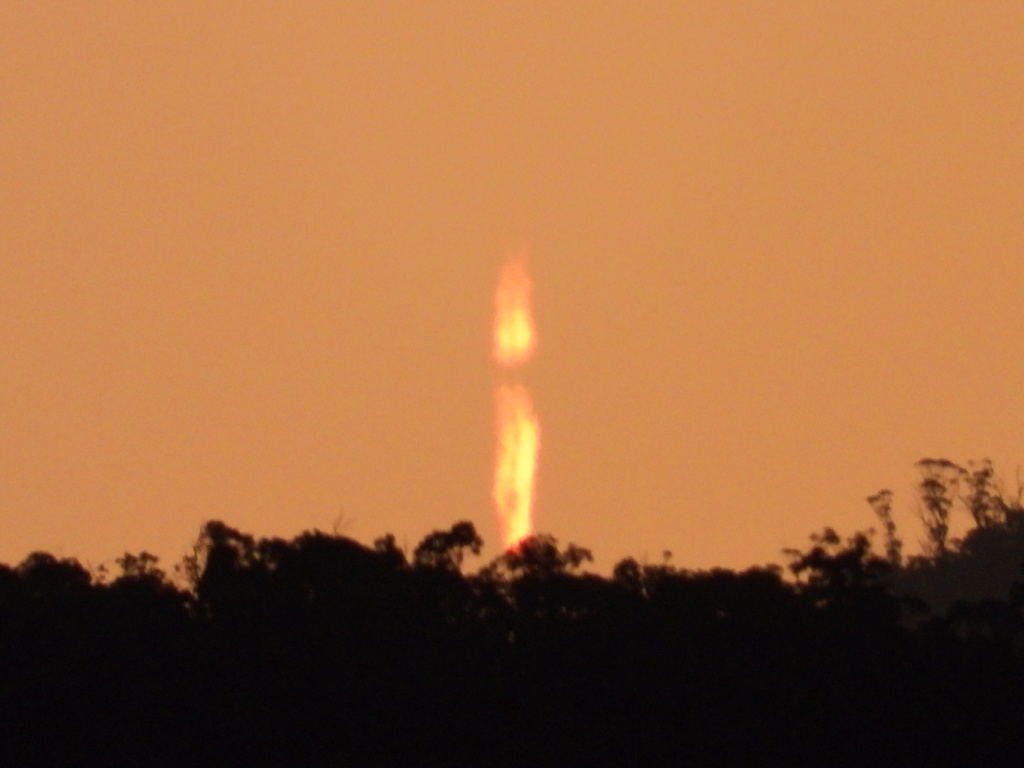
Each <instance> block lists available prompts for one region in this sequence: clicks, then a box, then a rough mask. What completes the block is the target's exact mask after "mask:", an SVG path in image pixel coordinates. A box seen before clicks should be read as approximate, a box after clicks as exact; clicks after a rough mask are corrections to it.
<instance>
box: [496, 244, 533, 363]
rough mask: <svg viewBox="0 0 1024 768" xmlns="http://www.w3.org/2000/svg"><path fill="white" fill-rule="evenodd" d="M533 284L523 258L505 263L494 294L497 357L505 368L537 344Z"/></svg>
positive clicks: (522, 359)
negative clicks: (532, 293)
mask: <svg viewBox="0 0 1024 768" xmlns="http://www.w3.org/2000/svg"><path fill="white" fill-rule="evenodd" d="M532 288H533V284H532V283H531V281H530V275H529V274H528V273H527V271H526V264H525V263H524V262H523V260H522V259H515V260H513V261H510V262H509V263H508V264H506V265H505V269H504V270H503V271H502V273H501V281H500V282H499V283H498V292H497V294H496V295H495V298H494V310H495V311H494V359H495V361H497V363H498V365H500V366H502V367H503V368H515V367H516V366H518V365H522V364H523V363H525V362H526V361H527V360H529V359H530V357H531V356H532V355H533V350H534V349H535V348H536V346H537V335H536V333H535V332H534V329H533V317H532V315H531V313H530V292H531V290H532Z"/></svg>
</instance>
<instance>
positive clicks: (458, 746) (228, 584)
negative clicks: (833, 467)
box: [0, 460, 1024, 768]
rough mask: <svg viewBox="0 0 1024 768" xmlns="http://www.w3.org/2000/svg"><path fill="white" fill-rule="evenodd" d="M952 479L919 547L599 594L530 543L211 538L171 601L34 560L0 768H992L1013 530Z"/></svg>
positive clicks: (6, 651) (3, 713)
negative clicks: (961, 526) (953, 528)
mask: <svg viewBox="0 0 1024 768" xmlns="http://www.w3.org/2000/svg"><path fill="white" fill-rule="evenodd" d="M970 467H971V468H970V470H963V471H961V470H960V468H958V467H957V465H954V464H953V463H952V462H946V461H945V460H928V461H926V462H923V463H922V465H921V466H920V467H919V468H920V469H921V471H922V477H923V480H922V483H921V487H920V489H919V490H920V494H921V505H922V507H921V508H922V510H923V512H922V514H923V517H924V521H925V526H926V536H927V537H928V539H927V542H928V546H929V549H928V551H927V553H926V554H924V555H919V556H914V557H909V558H906V557H904V556H903V553H902V547H901V542H900V539H899V538H898V536H897V532H896V528H895V524H894V523H893V514H892V507H893V496H892V494H891V493H890V492H888V491H883V492H880V493H879V494H875V495H874V496H872V497H871V498H870V499H869V502H870V503H871V505H872V508H873V509H874V511H875V513H876V514H877V516H878V517H879V519H880V520H881V521H882V523H883V525H884V526H885V541H884V545H883V546H882V549H884V553H883V554H876V553H875V551H874V548H873V540H872V536H871V533H870V531H864V532H855V533H853V534H852V535H849V536H845V537H844V536H840V535H839V534H838V533H837V532H836V531H834V530H833V529H830V528H825V529H824V530H823V531H821V532H820V533H817V534H814V535H813V536H811V538H810V542H809V545H808V546H807V547H806V549H790V550H786V556H787V558H788V572H786V571H784V570H783V569H782V568H780V567H778V566H762V567H754V568H749V569H747V570H745V571H740V572H737V571H732V570H728V569H723V568H715V569H710V570H688V569H685V568H680V567H677V566H675V565H674V564H673V563H672V560H671V555H669V554H668V553H666V556H665V558H664V559H663V560H662V561H661V562H659V563H656V564H647V563H641V562H638V561H637V560H636V559H633V558H626V559H623V560H621V561H620V562H618V563H617V564H616V565H615V566H614V568H613V569H612V573H611V575H610V576H609V577H603V576H600V575H597V574H594V573H590V572H587V571H586V570H585V566H586V565H587V564H588V563H590V562H591V561H592V556H591V553H590V551H589V550H587V549H585V548H583V547H580V546H578V545H575V544H568V545H565V546H562V545H560V544H559V542H558V541H557V540H556V539H555V538H554V537H552V536H547V535H538V536H533V537H530V538H528V539H526V540H524V541H523V542H521V543H520V544H519V545H518V546H516V547H514V548H512V549H510V550H507V551H505V552H503V553H501V554H500V555H498V556H497V557H496V558H495V559H494V560H492V561H491V562H490V563H486V564H484V565H483V566H482V567H480V568H479V569H478V570H476V571H472V572H471V571H469V570H468V566H467V560H468V557H469V556H470V555H479V553H480V552H481V551H482V544H483V542H482V540H481V539H480V536H479V535H478V533H477V531H476V529H475V528H474V526H473V525H472V524H471V523H468V522H458V523H456V524H454V525H453V526H452V527H451V528H449V529H447V530H438V531H434V532H432V533H430V534H429V535H428V536H426V537H425V538H424V539H423V541H422V542H420V543H419V544H418V545H417V546H416V547H415V548H413V550H412V554H411V556H409V555H407V553H406V552H405V551H404V550H403V549H402V548H400V547H399V546H398V545H397V543H396V541H395V538H394V536H391V535H385V536H382V537H380V538H378V539H376V540H375V541H374V542H373V544H372V546H366V545H363V544H361V543H359V542H357V541H354V540H352V539H350V538H346V537H344V536H341V535H337V534H326V533H323V532H321V531H308V532H305V533H302V534H300V535H298V536H296V537H294V538H292V539H282V538H275V537H271V538H258V537H256V536H253V535H251V534H248V533H244V532H242V531H239V530H237V529H235V528H232V527H231V526H229V525H227V524H226V523H224V522H221V521H210V522H208V523H206V524H205V525H204V526H203V527H202V529H201V530H200V533H199V536H198V538H197V540H196V543H195V546H194V547H193V551H192V553H191V554H190V555H189V556H188V557H186V558H185V559H184V560H183V561H182V563H181V564H180V566H179V567H178V568H177V570H176V573H177V574H179V576H180V577H183V578H184V581H185V582H186V586H177V585H175V583H173V582H172V581H171V580H170V579H169V578H168V576H167V574H166V572H165V571H164V570H163V569H162V568H161V567H160V566H159V562H158V560H157V559H156V558H155V557H154V556H153V555H151V554H149V553H147V552H140V553H136V554H132V553H125V554H124V555H123V556H122V557H120V558H117V560H116V563H117V566H118V568H119V570H120V573H119V574H118V575H117V576H116V577H115V578H113V580H109V579H108V578H106V577H105V578H93V576H92V575H91V574H90V573H89V572H88V571H87V570H86V569H85V568H83V567H82V566H81V565H80V564H79V563H77V562H76V561H74V560H70V559H59V558H55V557H53V556H52V555H49V554H46V553H34V554H32V555H30V556H29V557H28V558H26V559H25V560H24V561H23V562H22V563H21V564H19V565H17V566H16V567H14V568H10V567H6V566H0V765H12V766H33V765H38V766H52V765H76V766H79V765H85V766H87V765H97V766H99V765H102V766H111V765H145V766H165V765H166V766H172V765H173V766H182V765H189V766H207V765H209V766H213V765H217V766H223V765H250V766H263V765H266V766H271V765H272V766H293V765H294V766H339V765H345V766H431V765H437V766H462V765H479V766H522V765H531V766H537V767H538V768H544V766H565V765H587V766H633V765H647V764H658V765H692V766H715V765H723V766H724V765H729V766H734V765H754V764H757V765H769V766H770V765H787V766H790V765H830V766H832V765H840V766H864V765H872V766H874V765H877V766H911V765H912V766H919V765H920V766H963V765H971V766H975V765H978V766H986V765H1008V764H1015V763H1016V762H1020V761H1021V759H1022V758H1024V736H1022V731H1021V729H1020V718H1021V716H1022V715H1024V580H1022V573H1021V564H1022V562H1024V511H1022V510H1021V507H1020V504H1019V494H1018V497H1017V500H1016V501H1015V500H1014V499H1012V498H1008V497H1007V496H1006V495H1005V494H1003V493H1002V492H1001V491H1000V487H999V484H998V480H997V478H996V476H995V474H994V472H993V471H992V468H991V465H990V464H989V463H987V462H980V463H977V464H972V465H970ZM961 509H962V510H964V512H962V513H963V514H969V516H970V519H971V520H972V521H973V522H974V527H973V528H972V529H971V530H970V531H969V532H968V533H967V534H966V535H965V536H964V537H963V538H962V540H955V539H950V537H949V535H948V530H949V528H948V525H949V520H950V517H951V515H953V514H954V513H955V514H961V512H955V510H961ZM942 526H946V527H945V529H943V528H942ZM993 574H996V575H995V576H993ZM1014 584H1015V586H1014ZM919 588H920V591H919ZM1000 590H1001V592H1000ZM915 594H920V595H921V596H922V597H925V598H926V599H927V601H928V604H929V605H930V607H931V614H930V615H928V616H922V615H921V605H920V601H915V600H914V599H913V595H915Z"/></svg>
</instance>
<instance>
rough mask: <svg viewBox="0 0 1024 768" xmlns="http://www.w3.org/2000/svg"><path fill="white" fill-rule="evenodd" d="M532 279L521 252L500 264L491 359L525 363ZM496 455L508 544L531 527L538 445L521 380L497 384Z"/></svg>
mask: <svg viewBox="0 0 1024 768" xmlns="http://www.w3.org/2000/svg"><path fill="white" fill-rule="evenodd" d="M532 288H533V284H532V282H531V281H530V275H529V274H528V273H527V271H526V263H525V261H524V260H523V258H521V257H520V258H515V259H512V260H511V261H509V262H508V263H507V264H506V265H505V268H504V269H503V270H502V273H501V279H500V281H499V282H498V291H497V293H496V294H495V297H494V359H495V361H496V362H497V363H498V365H499V366H500V367H502V368H510V369H515V368H518V367H519V366H521V365H523V364H524V363H526V362H527V361H528V360H529V359H530V357H531V356H532V355H533V351H534V349H535V348H536V346H537V334H536V332H535V331H534V327H533V316H532V314H531V311H530V292H531V290H532ZM495 404H496V406H497V416H498V455H497V459H496V461H495V466H494V504H495V506H496V508H497V511H498V521H499V523H500V525H501V535H502V538H503V539H504V541H505V547H506V548H507V549H515V548H516V547H517V546H518V545H519V542H521V541H522V540H523V539H525V538H526V537H527V536H529V535H530V534H531V532H532V527H533V525H532V511H533V489H534V479H535V477H536V474H537V453H538V451H539V450H540V424H539V423H538V421H537V417H536V416H535V415H534V413H533V403H531V402H530V394H529V393H528V392H527V391H526V387H525V386H523V385H522V384H520V383H518V382H516V383H511V384H509V383H504V384H501V385H499V386H498V391H497V393H496V398H495Z"/></svg>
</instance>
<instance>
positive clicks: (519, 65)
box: [0, 0, 1024, 569]
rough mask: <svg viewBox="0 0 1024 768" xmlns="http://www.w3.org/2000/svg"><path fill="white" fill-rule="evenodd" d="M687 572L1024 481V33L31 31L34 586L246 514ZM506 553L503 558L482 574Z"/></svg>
mask: <svg viewBox="0 0 1024 768" xmlns="http://www.w3.org/2000/svg"><path fill="white" fill-rule="evenodd" d="M526 251H528V252H529V269H530V272H531V274H532V277H533V283H534V286H533V301H534V315H535V323H536V329H537V341H538V344H537V350H536V355H535V356H534V359H533V360H531V362H530V363H529V364H528V365H527V366H526V367H525V368H524V370H523V371H522V372H521V377H522V380H523V381H524V382H525V383H526V384H527V385H528V386H529V391H530V393H531V395H532V399H533V404H534V407H535V411H536V414H537V417H538V419H539V421H540V425H541V440H542V445H541V449H540V457H539V471H538V477H537V487H536V503H535V509H534V523H535V528H536V530H538V531H541V532H545V533H550V534H552V535H554V536H555V537H557V538H558V539H559V540H560V541H561V542H563V543H567V542H570V541H571V542H575V543H577V544H580V545H583V546H586V547H589V548H590V549H591V550H593V552H594V555H595V557H596V566H597V567H598V568H599V569H607V568H609V567H610V566H611V565H612V564H613V563H614V562H616V561H618V560H619V559H621V558H624V557H636V558H638V559H641V560H646V561H648V562H660V561H661V559H662V553H663V552H664V551H665V550H669V551H671V552H672V554H673V562H674V563H675V564H676V565H679V566H680V567H689V568H705V567H710V566H715V565H721V566H727V567H743V566H746V565H750V564H754V563H764V562H772V561H774V562H777V561H779V560H780V550H781V549H782V548H784V547H793V546H796V547H799V546H803V545H804V544H805V543H806V541H807V536H808V534H810V533H811V532H813V531H816V530H820V529H821V528H822V527H824V526H825V525H831V526H834V527H836V528H838V529H839V530H840V531H843V532H847V533H850V532H852V531H854V530H856V529H860V528H865V527H868V526H871V525H875V524H876V521H875V520H874V519H873V517H872V513H871V510H870V507H869V506H868V505H867V504H866V502H865V498H866V497H867V496H868V495H870V494H872V493H874V492H875V491H877V490H879V489H881V488H891V489H893V490H894V491H895V492H896V498H895V508H896V520H897V523H898V524H899V525H900V528H901V532H902V534H903V536H904V538H905V539H907V541H908V548H910V549H914V546H915V543H916V542H917V541H918V540H919V539H920V538H922V535H923V534H922V531H921V528H920V525H919V524H918V523H917V522H916V520H915V515H914V510H915V502H914V497H913V487H914V484H915V483H916V482H917V479H918V476H917V475H916V471H915V469H914V462H916V461H917V460H919V459H921V458H924V457H945V458H949V459H952V460H954V461H957V462H960V463H966V462H967V461H968V460H970V459H979V458H982V457H990V458H991V459H992V460H993V461H994V462H995V463H996V466H997V468H998V469H999V470H1000V471H1001V472H1002V473H1003V474H1004V475H1005V476H1006V477H1007V478H1008V480H1009V482H1010V484H1011V485H1013V484H1015V477H1016V473H1017V471H1018V468H1020V467H1022V466H1024V431H1022V429H1021V427H1022V423H1021V422H1022V421H1024V414H1022V409H1021V392H1022V391H1024V390H1022V386H1021V385H1022V378H1024V358H1022V355H1021V350H1020V347H1021V329H1022V327H1024V300H1022V297H1024V268H1022V256H1024V4H1022V3H1020V2H1019V0H1006V1H1004V2H995V1H991V0H970V2H967V1H966V0H965V1H964V2H953V1H950V2H932V3H924V2H907V1H905V0H881V1H880V0H855V1H846V0H837V2H829V3H822V2H818V0H791V1H789V2H785V3H755V2H722V1H721V0H688V1H687V2H679V1H678V0H667V1H665V2H654V1H650V2H645V1H643V0H640V1H638V2H628V3H627V2H604V3H594V2H586V1H585V0H579V1H572V0H565V1H563V2H522V1H521V0H510V1H509V2H502V3H480V2H473V1H470V0H464V1H455V0H437V1H436V2H431V3H421V2H412V1H410V2H397V1H396V2H376V3H366V2H339V1H335V0H332V1H331V2H313V1H312V0H308V1H306V2H288V3H285V2H252V1H250V0H246V2H239V1H228V2H220V3H204V2H190V1H189V0H182V1H181V2H175V3H136V2H111V1H110V0H97V2H90V3H67V2H61V1H57V0H36V1H35V2H20V1H16V2H6V3H3V4H0V561H4V562H9V563H14V562H18V561H20V560H21V559H22V558H23V557H24V556H25V555H26V554H28V553H29V552H31V551H33V550H40V549H42V550H47V551H50V552H54V553H56V554H60V555H63V556H74V557H78V558H79V559H81V560H82V561H83V562H85V563H87V564H90V565H93V566H96V565H98V564H101V563H110V562H111V560H112V558H114V557H116V556H118V555H120V554H122V553H124V552H125V551H139V550H142V549H146V550H149V551H151V552H155V553H157V554H159V555H160V556H161V557H162V558H163V560H164V561H165V563H168V564H169V563H170V562H173V561H175V560H177V559H178V558H179V557H180V556H181V555H183V554H185V553H186V552H187V551H188V550H189V548H190V546H191V543H192V542H193V540H194V539H195V536H196V534H197V533H198V530H199V527H200V525H201V524H202V522H203V521H204V520H209V519H222V520H225V521H226V522H228V523H229V524H231V525H234V526H236V527H238V528H241V529H243V530H245V531H248V532H251V533H254V534H257V535H261V536H271V535H274V536H289V537H290V536H294V535H296V534H298V533H300V532H302V531H304V530H309V529H314V528H316V529H320V530H325V531H338V532H340V533H343V534H344V535H348V536H352V537H354V538H357V539H359V540H361V541H364V542H367V543H369V542H371V541H372V540H373V539H374V538H375V537H377V536H380V535H382V534H384V533H388V532H390V533H393V534H395V536H396V538H397V539H398V541H399V543H404V544H405V545H406V546H408V547H410V548H411V547H414V546H415V544H416V543H417V542H418V541H419V540H420V539H421V538H422V537H423V536H424V535H425V534H426V533H428V532H430V531H432V530H434V529H438V528H447V527H449V526H450V525H451V524H452V523H454V522H456V521H458V520H471V521H472V522H474V523H475V524H476V525H477V527H478V529H479V531H480V532H481V534H482V535H483V537H484V539H485V541H486V542H487V543H488V547H487V549H486V550H485V556H486V557H488V558H489V557H493V556H495V555H496V554H498V553H499V552H500V540H499V533H498V530H499V529H498V523H497V520H496V519H495V513H494V509H493V504H492V500H491V481H492V473H493V464H494V461H495V421H494V414H493V409H494V399H493V398H494V388H495V386H496V384H497V383H498V382H499V381H501V380H502V374H501V373H500V372H499V371H497V370H496V369H495V366H494V364H493V362H492V360H491V354H490V353H491V348H490V344H491V337H490V334H491V322H492V318H491V315H492V312H493V301H494V297H493V294H494V290H495V286H496V284H497V281H498V277H499V274H500V270H501V266H502V265H503V264H504V263H505V261H506V259H508V258H509V256H510V255H511V254H515V253H520V252H526ZM478 562H482V561H478Z"/></svg>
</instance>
